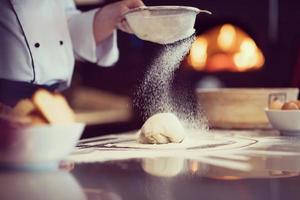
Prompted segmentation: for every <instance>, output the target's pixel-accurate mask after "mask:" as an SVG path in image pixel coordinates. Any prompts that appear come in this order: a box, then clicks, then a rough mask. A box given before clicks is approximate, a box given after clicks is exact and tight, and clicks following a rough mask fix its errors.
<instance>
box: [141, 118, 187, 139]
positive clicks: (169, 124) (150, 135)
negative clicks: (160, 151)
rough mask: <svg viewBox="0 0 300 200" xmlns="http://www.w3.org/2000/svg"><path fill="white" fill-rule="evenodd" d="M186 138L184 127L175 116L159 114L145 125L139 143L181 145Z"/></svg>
mask: <svg viewBox="0 0 300 200" xmlns="http://www.w3.org/2000/svg"><path fill="white" fill-rule="evenodd" d="M185 136H186V133H185V130H184V128H183V125H182V124H181V122H180V121H179V119H178V118H177V117H176V116H175V115H174V114H172V113H158V114H155V115H153V116H151V117H150V118H149V119H148V120H147V121H146V122H145V123H144V125H143V126H142V128H141V130H140V131H139V138H138V141H139V142H140V143H143V144H167V143H181V142H182V141H183V140H184V138H185Z"/></svg>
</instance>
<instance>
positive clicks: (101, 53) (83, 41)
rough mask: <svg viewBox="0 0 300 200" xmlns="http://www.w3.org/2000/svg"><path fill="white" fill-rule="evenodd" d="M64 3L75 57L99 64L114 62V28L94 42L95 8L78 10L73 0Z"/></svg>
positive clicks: (116, 50)
mask: <svg viewBox="0 0 300 200" xmlns="http://www.w3.org/2000/svg"><path fill="white" fill-rule="evenodd" d="M64 4H65V5H64V6H65V10H66V14H67V18H68V26H69V31H70V35H71V40H72V44H73V48H74V52H75V56H76V58H78V59H81V60H87V61H90V62H94V63H97V64H98V65H101V66H111V65H113V64H114V63H116V62H117V60H118V58H119V50H118V46H117V32H116V30H115V31H114V32H113V34H112V35H111V36H110V37H108V38H107V39H105V40H104V41H102V42H100V43H97V44H96V41H95V37H94V32H93V22H94V17H95V14H96V12H97V9H94V10H91V11H88V12H80V11H79V10H78V9H76V6H75V4H74V1H73V0H64Z"/></svg>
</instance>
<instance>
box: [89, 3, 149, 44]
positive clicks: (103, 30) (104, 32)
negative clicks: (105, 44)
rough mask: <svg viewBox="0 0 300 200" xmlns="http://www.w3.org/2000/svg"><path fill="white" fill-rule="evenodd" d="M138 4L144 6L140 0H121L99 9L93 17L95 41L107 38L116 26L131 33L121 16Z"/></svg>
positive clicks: (98, 41)
mask: <svg viewBox="0 0 300 200" xmlns="http://www.w3.org/2000/svg"><path fill="white" fill-rule="evenodd" d="M140 6H144V3H143V2H142V1H141V0H122V1H119V2H116V3H112V4H108V5H106V6H104V7H103V8H101V9H99V10H98V11H97V13H96V15H95V19H94V36H95V40H96V43H100V42H101V41H103V40H105V39H106V38H108V37H109V36H110V35H111V34H112V33H113V31H114V30H115V29H116V28H119V29H121V30H122V31H125V32H129V33H131V30H130V28H129V26H128V24H127V22H126V20H125V19H124V18H123V14H124V13H125V12H127V11H128V10H130V9H132V8H136V7H140Z"/></svg>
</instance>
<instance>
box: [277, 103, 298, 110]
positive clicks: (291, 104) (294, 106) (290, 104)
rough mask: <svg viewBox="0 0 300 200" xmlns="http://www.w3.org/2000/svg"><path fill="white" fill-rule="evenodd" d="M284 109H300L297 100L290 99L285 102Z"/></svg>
mask: <svg viewBox="0 0 300 200" xmlns="http://www.w3.org/2000/svg"><path fill="white" fill-rule="evenodd" d="M281 109H282V110H299V107H298V105H297V104H296V103H295V102H292V101H289V102H286V103H284V104H283V106H282V108H281Z"/></svg>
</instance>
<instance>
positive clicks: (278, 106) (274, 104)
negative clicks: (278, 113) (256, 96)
mask: <svg viewBox="0 0 300 200" xmlns="http://www.w3.org/2000/svg"><path fill="white" fill-rule="evenodd" d="M283 104H284V103H282V102H281V101H278V100H276V101H273V102H271V103H270V105H269V109H273V110H280V109H281V108H282V106H283Z"/></svg>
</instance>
